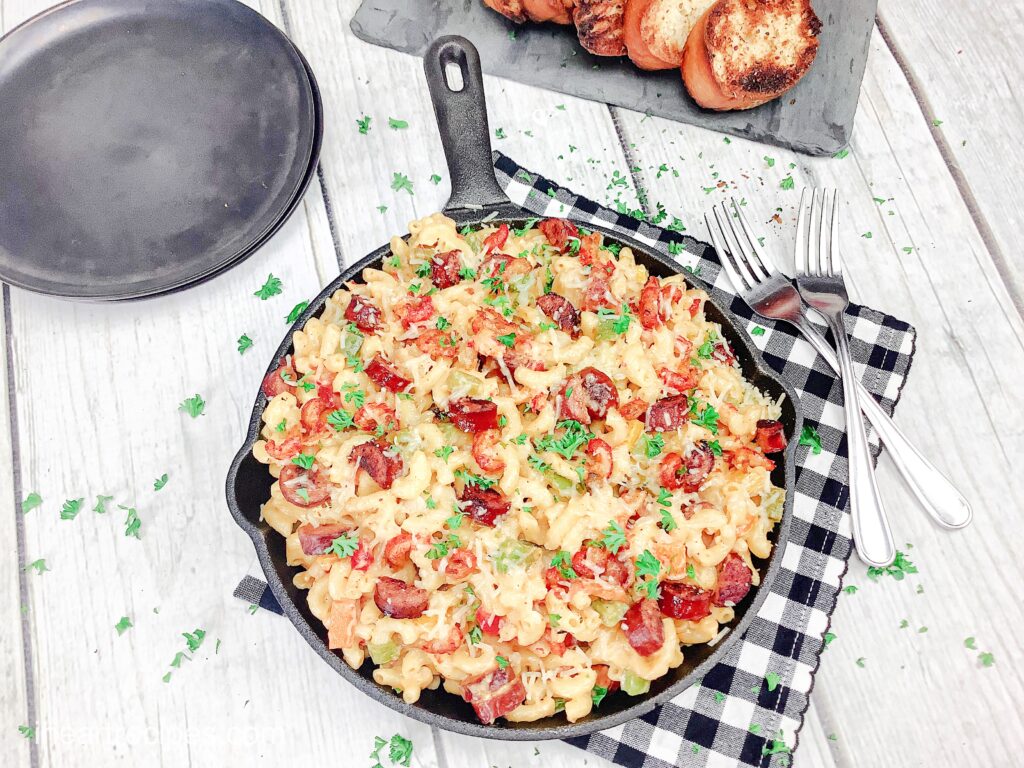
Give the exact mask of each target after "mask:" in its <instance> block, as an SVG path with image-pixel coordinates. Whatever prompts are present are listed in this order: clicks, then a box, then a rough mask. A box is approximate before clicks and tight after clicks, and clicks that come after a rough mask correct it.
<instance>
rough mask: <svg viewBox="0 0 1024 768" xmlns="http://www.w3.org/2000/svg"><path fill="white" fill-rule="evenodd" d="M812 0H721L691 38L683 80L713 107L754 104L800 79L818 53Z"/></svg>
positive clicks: (817, 24) (818, 25)
mask: <svg viewBox="0 0 1024 768" xmlns="http://www.w3.org/2000/svg"><path fill="white" fill-rule="evenodd" d="M820 31H821V21H820V20H819V19H818V17H817V16H816V15H815V13H814V9H813V8H811V4H810V0H718V1H717V2H716V3H715V4H714V5H712V6H711V7H710V8H709V9H708V10H707V12H705V14H704V15H703V16H702V17H701V18H700V20H699V21H698V22H697V24H696V25H695V26H694V28H693V30H692V31H691V32H690V36H689V38H688V39H687V41H686V49H685V51H684V53H683V67H682V73H683V81H684V82H685V83H686V88H687V90H688V91H689V92H690V95H691V96H693V98H694V100H695V101H696V102H697V103H698V104H700V105H701V106H702V107H705V108H707V109H716V110H724V109H750V108H752V107H756V106H759V105H761V104H764V103H765V102H767V101H771V100H772V99H774V98H777V97H778V96H780V95H781V94H783V93H785V92H786V91H788V90H789V89H790V88H792V87H793V86H794V85H796V84H797V82H799V81H800V78H802V77H803V76H804V75H805V74H806V73H807V70H808V69H810V67H811V64H812V63H813V62H814V57H815V55H816V54H817V52H818V33H819V32H820Z"/></svg>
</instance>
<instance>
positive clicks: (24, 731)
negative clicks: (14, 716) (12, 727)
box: [18, 725, 36, 741]
mask: <svg viewBox="0 0 1024 768" xmlns="http://www.w3.org/2000/svg"><path fill="white" fill-rule="evenodd" d="M18 733H20V734H21V735H22V736H24V737H25V738H26V739H28V740H29V741H31V740H32V739H34V738H35V737H36V729H35V728H33V727H32V726H30V725H19V726H18Z"/></svg>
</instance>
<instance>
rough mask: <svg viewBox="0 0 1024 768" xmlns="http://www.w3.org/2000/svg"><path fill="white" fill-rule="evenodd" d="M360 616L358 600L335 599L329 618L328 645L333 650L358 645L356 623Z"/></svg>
mask: <svg viewBox="0 0 1024 768" xmlns="http://www.w3.org/2000/svg"><path fill="white" fill-rule="evenodd" d="M358 618H359V601H358V600H351V599H347V600H334V601H332V602H331V613H330V615H329V616H328V618H327V620H328V621H329V622H330V626H328V628H327V647H328V648H330V649H331V650H337V649H339V648H351V647H352V646H354V645H356V623H357V621H358Z"/></svg>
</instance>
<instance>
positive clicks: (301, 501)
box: [277, 464, 331, 507]
mask: <svg viewBox="0 0 1024 768" xmlns="http://www.w3.org/2000/svg"><path fill="white" fill-rule="evenodd" d="M277 484H278V487H279V488H280V489H281V495H282V496H284V498H285V500H286V501H287V502H288V503H289V504H294V505H295V506H297V507H318V506H320V505H321V504H323V503H324V502H326V501H328V500H330V498H331V485H330V482H329V481H328V480H327V478H326V477H322V476H321V475H320V471H319V470H305V469H303V468H302V467H300V466H298V465H297V464H285V465H284V466H283V467H281V475H280V477H278V483H277Z"/></svg>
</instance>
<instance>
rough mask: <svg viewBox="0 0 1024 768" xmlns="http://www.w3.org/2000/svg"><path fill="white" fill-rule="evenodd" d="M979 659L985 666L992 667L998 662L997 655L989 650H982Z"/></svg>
mask: <svg viewBox="0 0 1024 768" xmlns="http://www.w3.org/2000/svg"><path fill="white" fill-rule="evenodd" d="M978 661H979V662H981V666H983V667H991V666H992V665H993V664H995V663H996V657H995V656H994V655H993V654H991V653H989V652H988V651H982V652H981V653H979V654H978Z"/></svg>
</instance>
